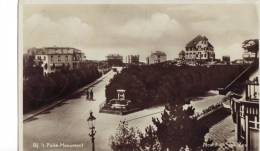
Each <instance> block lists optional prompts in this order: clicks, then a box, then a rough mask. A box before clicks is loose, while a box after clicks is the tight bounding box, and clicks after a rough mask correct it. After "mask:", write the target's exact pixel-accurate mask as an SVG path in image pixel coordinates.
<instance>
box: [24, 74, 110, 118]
mask: <svg viewBox="0 0 260 151" xmlns="http://www.w3.org/2000/svg"><path fill="white" fill-rule="evenodd" d="M111 73H113V71H112V70H111V71H109V72H107V73H106V74H104V75H102V76H101V77H100V78H98V79H96V80H95V81H93V82H91V83H89V84H87V85H86V86H84V87H81V88H79V89H78V90H76V91H74V92H72V93H71V94H69V95H67V96H70V95H73V94H75V93H77V92H80V91H82V90H84V89H86V88H89V87H91V86H93V85H95V84H97V83H99V82H100V81H102V80H103V79H104V78H106V77H107V76H108V75H109V74H111ZM67 96H64V97H62V98H60V99H58V100H57V101H55V102H53V103H51V104H49V105H46V106H43V107H42V108H40V109H38V110H35V111H32V112H31V113H27V114H24V115H23V121H26V120H29V119H31V118H33V117H35V116H37V115H39V114H41V113H42V112H44V111H46V110H49V109H51V108H53V107H55V106H57V105H58V104H60V103H62V102H64V101H66V100H67V99H66V97H67Z"/></svg>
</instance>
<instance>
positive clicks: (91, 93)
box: [89, 89, 93, 100]
mask: <svg viewBox="0 0 260 151" xmlns="http://www.w3.org/2000/svg"><path fill="white" fill-rule="evenodd" d="M89 95H90V99H91V100H93V91H92V89H91V90H90V93H89Z"/></svg>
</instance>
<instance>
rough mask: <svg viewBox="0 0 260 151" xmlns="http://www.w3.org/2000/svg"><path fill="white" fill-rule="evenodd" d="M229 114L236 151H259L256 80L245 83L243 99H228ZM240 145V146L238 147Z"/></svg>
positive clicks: (257, 88)
mask: <svg viewBox="0 0 260 151" xmlns="http://www.w3.org/2000/svg"><path fill="white" fill-rule="evenodd" d="M230 105H231V113H232V118H233V121H234V123H235V124H236V141H237V142H238V144H237V146H236V150H238V151H258V150H259V82H258V78H257V77H256V78H254V79H252V80H247V81H246V89H245V94H244V96H243V97H240V98H237V99H236V98H235V97H231V99H230ZM239 144H242V145H239Z"/></svg>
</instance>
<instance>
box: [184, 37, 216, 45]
mask: <svg viewBox="0 0 260 151" xmlns="http://www.w3.org/2000/svg"><path fill="white" fill-rule="evenodd" d="M202 40H206V41H207V40H208V38H207V37H206V36H201V35H198V36H197V37H195V38H194V39H192V40H191V41H190V42H189V43H188V44H187V45H186V48H193V47H196V45H197V44H198V42H200V41H202ZM208 46H209V47H212V48H214V47H213V46H212V44H211V43H210V42H208Z"/></svg>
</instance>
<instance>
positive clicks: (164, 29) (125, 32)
mask: <svg viewBox="0 0 260 151" xmlns="http://www.w3.org/2000/svg"><path fill="white" fill-rule="evenodd" d="M181 30H182V27H181V26H180V24H179V23H178V21H176V20H175V19H173V18H170V17H169V16H168V15H167V14H164V13H154V14H152V15H151V16H150V18H148V19H138V18H136V19H132V20H129V21H127V22H126V23H125V24H124V25H122V26H121V27H119V29H118V31H117V33H118V34H119V35H120V36H124V37H128V38H135V39H136V40H148V39H149V40H158V39H160V38H163V36H165V35H167V34H169V33H171V34H174V33H175V34H176V33H179V32H180V31H181Z"/></svg>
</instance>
